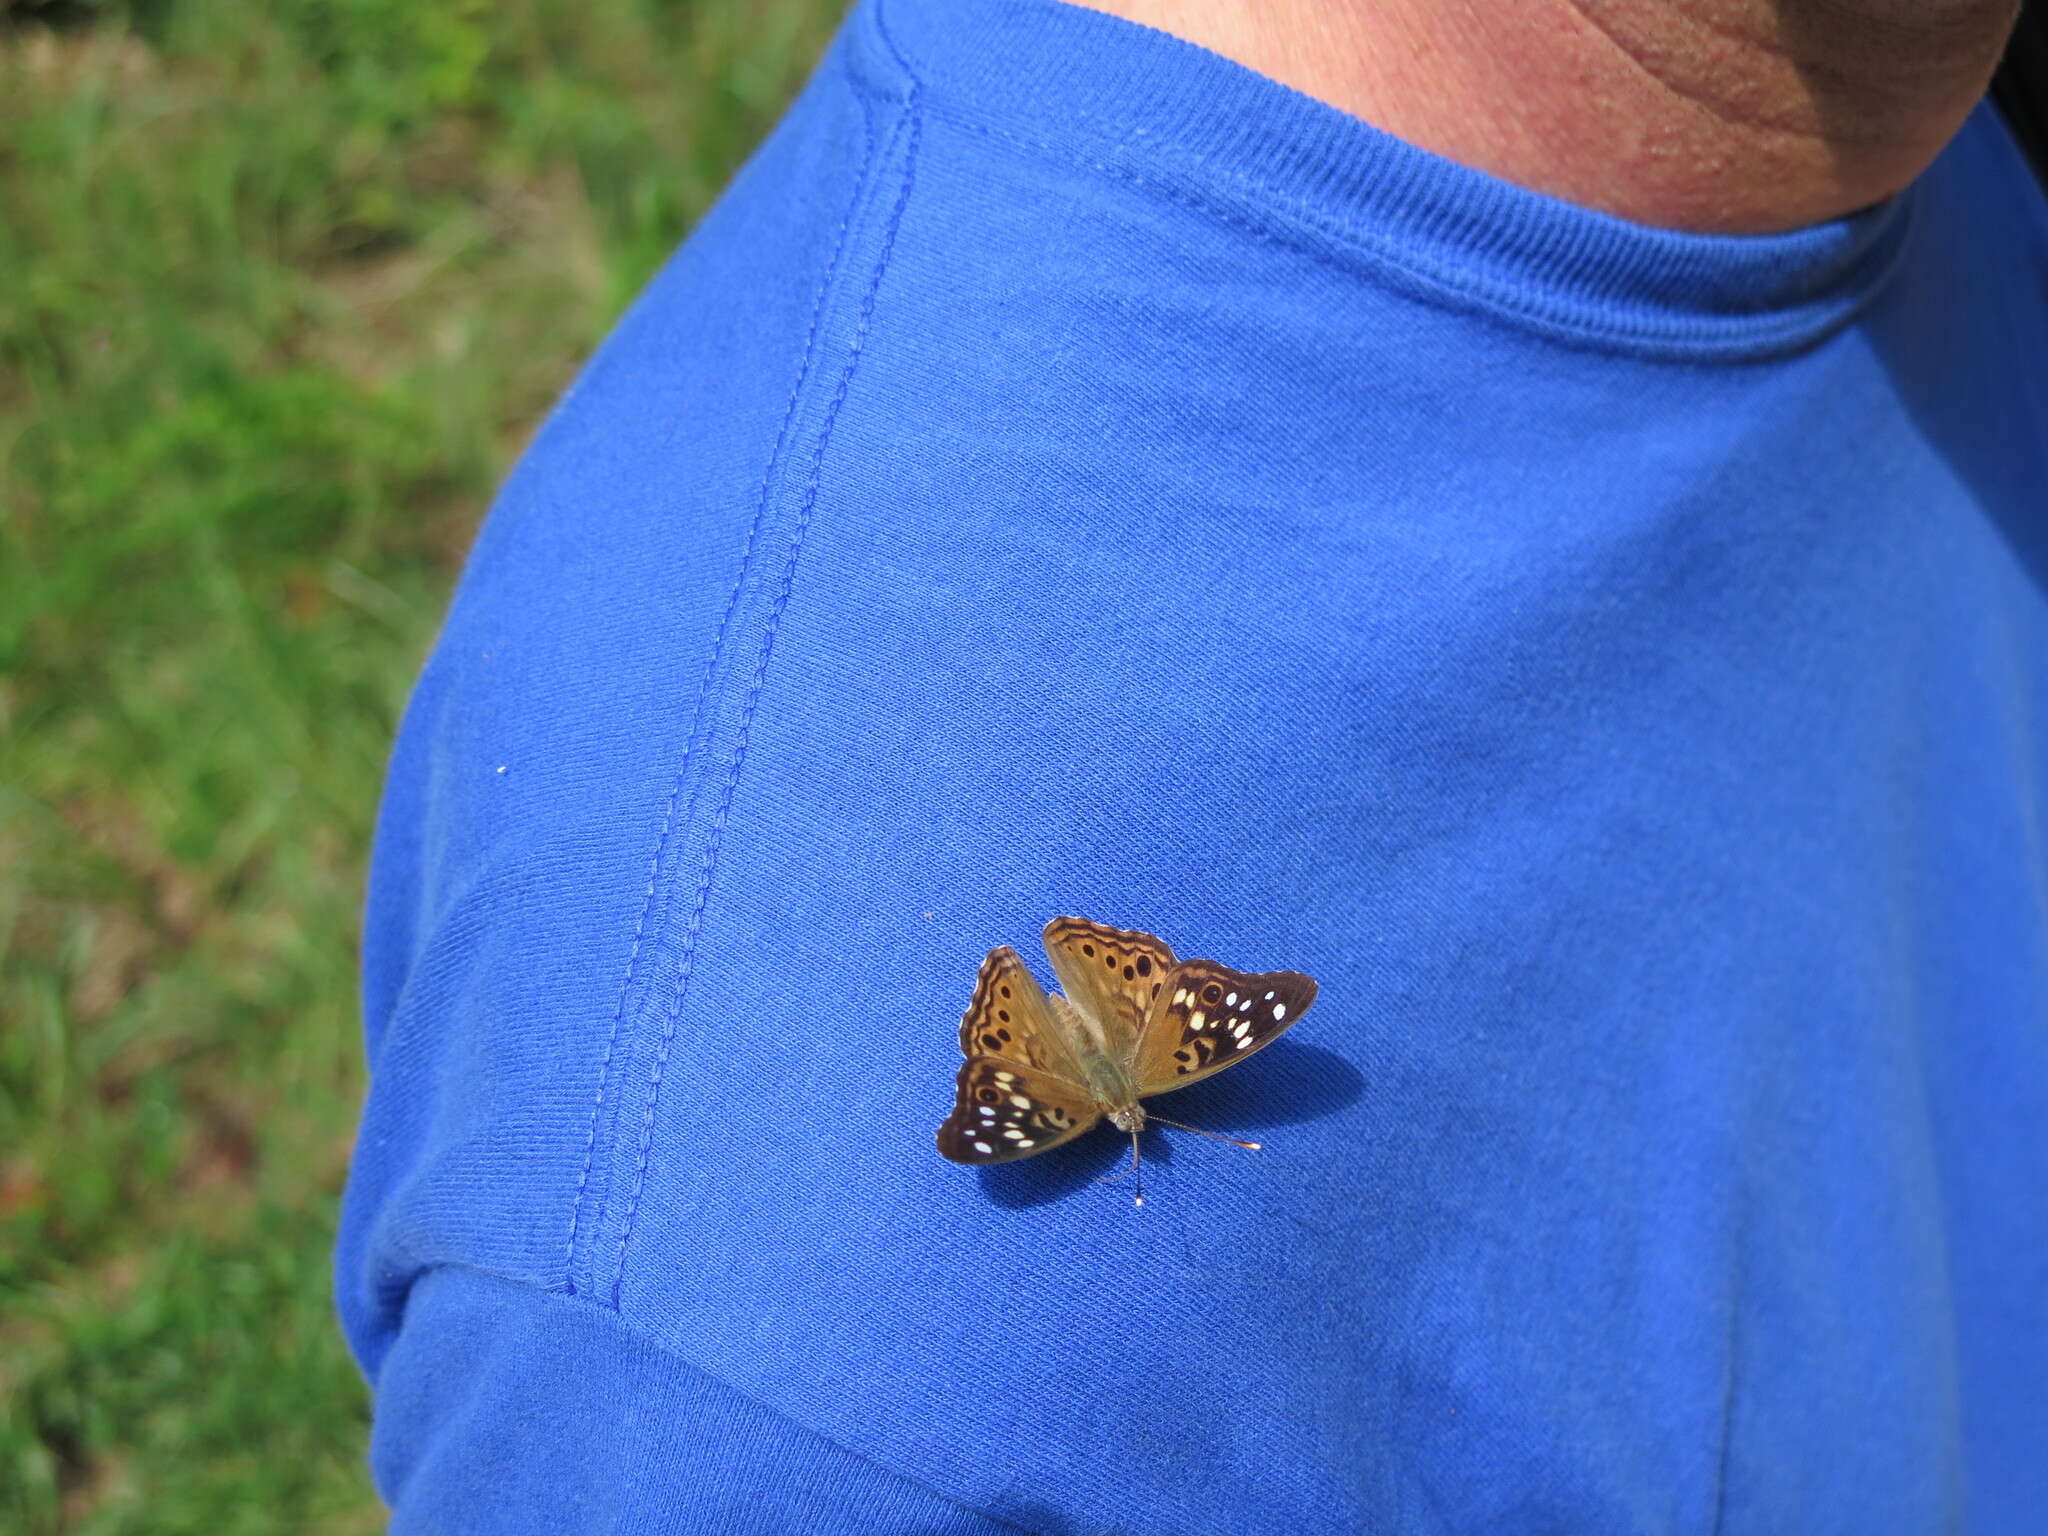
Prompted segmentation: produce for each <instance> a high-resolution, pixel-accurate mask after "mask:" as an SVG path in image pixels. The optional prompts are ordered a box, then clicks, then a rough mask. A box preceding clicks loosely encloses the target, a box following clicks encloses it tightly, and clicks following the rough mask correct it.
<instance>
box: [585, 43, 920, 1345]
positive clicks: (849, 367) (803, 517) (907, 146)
mask: <svg viewBox="0 0 2048 1536" xmlns="http://www.w3.org/2000/svg"><path fill="white" fill-rule="evenodd" d="M901 106H902V115H901V117H900V118H899V122H898V130H897V131H894V132H892V133H891V135H890V137H889V150H893V149H894V147H895V144H896V142H897V139H898V137H899V135H900V137H901V138H902V140H903V143H904V150H903V169H902V172H901V184H900V186H899V187H898V190H897V194H896V198H895V202H894V204H893V206H892V207H891V208H890V210H889V214H888V217H887V220H886V221H885V223H884V225H883V228H882V233H881V241H880V249H879V251H878V253H877V255H876V259H875V265H874V269H873V271H872V273H871V274H870V275H869V278H868V282H867V286H866V289H865V291H864V293H863V295H862V298H861V302H860V307H859V311H858V316H857V319H856V320H855V323H854V328H853V334H852V336H851V338H850V339H849V342H848V347H847V355H846V360H845V363H844V365H843V366H842V368H841V370H840V374H839V382H838V385H837V387H836V388H835V390H834V392H833V395H832V398H831V400H830V402H829V403H828V404H827V405H826V407H825V411H824V414H823V416H822V418H821V420H820V421H819V424H818V430H817V435H816V438H815V440H814V442H813V445H812V451H811V457H810V463H809V465H808V467H807V469H806V472H805V477H804V489H803V493H802V496H801V499H800V501H799V503H798V506H797V511H796V517H795V520H794V523H793V525H792V528H791V532H790V544H789V553H788V556H787V558H786V559H785V560H784V562H783V568H782V577H781V581H780V583H779V584H778V586H777V589H776V593H775V598H774V602H773V605H772V607H771V608H770V610H769V613H768V617H767V623H766V625H765V627H764V629H763V631H762V634H761V640H760V644H759V648H758V651H757V654H756V657H755V662H754V670H753V674H752V676H751V677H750V678H749V679H748V684H747V692H746V696H745V699H744V701H743V702H742V704H741V710H740V719H739V722H738V725H737V726H736V728H735V730H734V738H733V743H732V746H731V749H730V753H729V756H728V758H727V762H726V773H725V783H724V786H723V790H722V793H721V795H720V800H719V805H718V809H717V811H716V812H715V813H714V815H713V816H712V818H711V822H710V826H709V828H708V832H707V836H706V842H705V848H704V856H703V859H702V861H701V863H700V866H699V869H698V872H697V883H696V889H695V891H694V892H693V893H692V897H691V908H690V915H689V917H688V919H687V921H686V926H685V928H684V933H683V939H682V945H681V949H680V952H679V954H678V957H677V974H676V979H675V982H674V984H673V986H672V987H671V988H670V994H669V998H668V1006H667V1010H666V1013H665V1016H664V1018H663V1022H662V1031H661V1038H660V1042H659V1044H658V1046H657V1048H656V1051H655V1058H654V1062H653V1066H652V1069H651V1072H650V1076H649V1081H648V1088H647V1105H646V1109H645V1111H644V1112H643V1114H642V1117H641V1126H640V1135H639V1147H638V1151H637V1154H636V1157H635V1163H634V1170H633V1189H632V1194H631V1195H630V1196H629V1198H628V1201H627V1205H626V1212H625V1216H624V1219H623V1221H622V1222H621V1225H620V1232H619V1239H618V1247H617V1251H616V1255H615V1257H614V1260H613V1263H612V1265H611V1305H612V1307H613V1309H614V1310H616V1309H617V1307H618V1304H619V1293H620V1288H621V1287H622V1285H623V1284H624V1278H625V1269H626V1259H627V1256H628V1254H629V1252H630V1251H631V1248H632V1241H633V1235H634V1231H635V1229H636V1227H637V1225H638V1221H639V1214H640V1206H641V1200H642V1196H643V1195H644V1193H645V1190H646V1185H647V1170H648V1166H649V1163H650V1161H651V1158H652V1152H653V1144H654V1132H655V1123H656V1117H657V1114H658V1111H659V1106H660V1099H661V1087H662V1083H663V1080H664V1078H665V1076H666V1074H667V1067H668V1060H669V1055H670V1052H671V1050H672V1048H673V1046H674V1043H675V1038H676V1034H677V1031H678V1026H679V1024H680V1022H681V1018H682V1013H683V1007H684V1004H685V1002H686V1000H687V997H688V993H689V986H690V980H691V976H692V973H693V971H694V969H695V963H696V955H697V944H698V939H699V936H700V934H701V931H702V927H703V919H704V914H705V911H706V908H707V906H708V904H709V901H710V896H711V890H712V886H713V884H714V882H715V879H716V876H717V870H718V860H719V854H720V851H721V849H722V846H723V843H724V836H725V829H726V827H727V825H728V824H729V822H730V820H731V816H732V808H733V802H734V799H735V797H736V795H737V793H738V789H739V783H740V779H741V777H742V775H743V773H744V770H745V764H746V757H747V751H748V747H749V745H750V743H751V739H752V731H753V724H754V718H755V713H756V711H757V710H758V708H759V705H760V701H761V695H762V692H763V689H764V688H765V686H766V683H767V676H768V669H769V665H770V663H771V661H772V660H773V657H774V651H775V642H776V638H777V635H778V633H779V631H780V628H781V624H782V619H783V616H784V614H785V613H786V611H787V610H788V607H789V601H790V597H791V594H792V593H793V591H794V589H795V583H796V573H797V567H798V564H799V562H800V560H801V558H802V554H803V545H804V540H805V538H806V537H807V535H808V534H809V531H810V527H811V523H812V521H813V518H814V516H815V514H816V511H817V505H818V498H819V494H820V491H821V488H822V484H823V478H824V463H825V455H826V453H827V451H828V450H829V448H830V446H831V441H832V435H833V430H834V428H835V426H836V425H837V423H838V419H839V414H840V412H841V410H842V409H843V408H844V407H845V404H846V401H847V398H848V395H849V394H850V392H851V390H852V386H853V379H854V375H855V374H856V372H857V371H858V370H859V367H860V361H861V357H862V354H863V351H864V349H865V346H866V342H867V338H868V334H869V331H870V330H871V328H872V325H873V322H874V315H875V308H876V303H877V300H878V297H879V295H880V291H881V286H882V281H883V279H884V277H885V276H886V275H887V273H888V270H889V266H890V260H891V257H892V256H893V255H894V253H895V247H896V237H897V233H898V231H899V230H900V229H901V227H902V222H903V214H904V210H905V209H906V208H907V206H908V205H909V201H910V195H911V191H912V188H913V187H914V185H915V182H916V172H917V159H918V149H919V144H920V141H921V138H922V134H923V115H922V111H921V105H920V101H919V92H918V88H917V86H916V84H915V82H913V83H912V84H911V86H910V88H909V90H908V92H907V93H906V94H905V95H904V96H903V97H902V98H901ZM889 150H885V151H884V154H883V159H884V160H886V159H887V158H889ZM707 745H708V743H707ZM694 805H695V800H694V796H693V799H692V808H693V815H692V817H691V819H692V820H694ZM593 1279H594V1277H593Z"/></svg>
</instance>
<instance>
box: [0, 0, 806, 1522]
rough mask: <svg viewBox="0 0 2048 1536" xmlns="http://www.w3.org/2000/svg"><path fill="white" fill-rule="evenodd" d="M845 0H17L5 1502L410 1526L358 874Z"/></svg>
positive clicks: (3, 90)
mask: <svg viewBox="0 0 2048 1536" xmlns="http://www.w3.org/2000/svg"><path fill="white" fill-rule="evenodd" d="M838 9H839V6H838V5H837V4H835V3H833V0H674V3H670V4H658V3H656V0H495V3H491V4H484V3H482V0H268V3H258V0H242V3H232V0H229V3H223V0H133V3H132V4H130V5H127V6H120V5H114V4H105V5H93V4H88V3H79V0H67V3H62V4H48V3H45V4H35V3H29V4H24V3H22V0H14V3H13V4H11V5H10V4H9V3H8V0H0V1530H5V1531H8V1532H16V1531H20V1532H30V1533H39V1532H56V1531H65V1532H70V1531H89V1532H128V1531H136V1532H142V1531H147V1532H151V1533H175V1532H188V1531H189V1532H206V1533H209V1536H220V1533H232V1532H240V1531H252V1532H256V1531H260V1532H275V1531H281V1530H290V1531H301V1530H308V1531H357V1530H371V1529H374V1528H376V1526H377V1525H378V1522H379V1511H378V1506H377V1504H376V1502H375V1500H374V1498H373V1496H372V1494H371V1492H370V1489H369V1486H368V1480H367V1477H366V1475H365V1472H364V1470H363V1455H364V1444H365V1436H366V1428H367V1405H366V1399H365V1394H364V1392H363V1390H362V1387H361V1384H360V1382H359V1381H358V1379H357V1377H356V1374H355V1370H354V1367H353V1365H352V1364H351V1363H350V1361H349V1359H348V1357H347V1354H346V1352H345V1350H344V1348H343V1346H342V1344H341V1341H340V1338H339V1336H338V1333H337V1331H336V1329H335V1326H334V1323H333V1321H332V1318H331V1314H330V1309H329V1301H328V1249H329V1244H330V1241H331V1238H332V1233H333V1228H334V1221H335V1211H336V1203H337V1197H338V1194H339V1191H340V1187H341V1181H342V1177H343V1174H344V1170H345V1167H346V1163H347V1157H348V1148H349V1138H350V1134H351V1131H352V1127H353V1123H354V1116H355V1112H356V1107H357V1102H358V1098H359V1095H360V1092H361V1088H362V1067H361V1063H360V1061H359V1059H358V1044H357V1042H358V1026H357V1020H356V1013H355V978H354V965H355V951H356V928H357V906H358V903H359V900H360V893H361V889H362V883H363V871H364V853H365V848H366V845H367V841H368V836H369V830H370V823H371V816H372V812H373V808H374V802H375V796H376V792H377V786H378V779H379V775H380V773H381V770H382V764H383V759H384V756H385V754H386V752H387V750H388V747H389V743H390V739H391V734H392V730H393V728H394V725H395V723H396V720H397V716H398V711H399V709H400V707H401V705H402V703H403V700H404V697H405V693H406V689H407V687H408V685H409V684H410V681H411V679H412V676H413V673H414V671H415V670H416V668H417V667H418V665H419V662H420V659H421V657H422V655H423V654H424V651H425V648H426V646H427V644H428V642H429V640H430V639H431V636H432V633H433V629H434V626H435V624H436V622H437V620H438V618H439V615H440V611H441V609H442V606H443V604H444V603H445V601H446V599H447V595H448V591H449V587H450V584H451V582H452V581H453V579H454V576H455V574H456V571H457V568H458V565H459V562H460V559H461V555H462V551H463V549H464V548H465V546H466V545H467V543H468V540H469V537H470V535H471V533H472V531H473V530H474V528H475V526H476V522H477V520H478V518H479V516H480V515H481V512H482V509H483V507H484V504H485V502H486V499H487V498H488V495H489V493H490V490H491V487H492V486H493V484H494V483H495V481H496V480H497V479H498V478H499V476H500V475H501V474H502V473H503V471H504V469H505V468H506V466H507V464H508V463H509V461H510V459H511V457H512V456H513V454H514V453H515V452H516V451H517V449H518V446H519V444H520V443H521V442H522V441H523V440H524V438H525V436H526V434H527V433H528V432H529V431H530V430H531V428H532V426H533V424H534V422H535V420H536V418H537V416H538V415H539V413H540V412H541V411H543V410H544V409H545V408H546V406H547V404H548V402H549V401H550V400H551V399H552V397H553V396H554V394H555V393H556V392H557V391H558V390H559V389H560V388H561V387H562V385H563V384H564V383H565V382H566V381H567V379H568V377H569V375H570V373H571V372H572V371H573V369H574V367H575V365H576V363H577V361H578V360H579V359H580V358H581V357H582V356H583V355H584V354H585V353H587V351H588V350H589V348H590V347H591V346H592V345H593V344H594V343H595V341H596V340H597V339H598V338H599V337H600V336H601V335H602V334H603V332H604V330H605V328H606V326H607V325H608V324H609V323H610V321H611V320H612V319H613V318H614V317H615V316H616V314H617V313H618V311H619V309H620V308H621V307H622V306H623V305H624V303H625V302H626V301H627V300H628V299H629V298H630V297H631V296H632V294H633V293H634V292H635V290H636V289H637V288H638V287H639V286H640V284H641V283H642V282H643V281H644V280H645V279H646V277H647V275H648V274H649V273H650V272H651V270H652V269H653V267H654V266H655V264H656V263H657V262H658V261H660V259H661V258H662V257H663V256H664V255H665V254H666V253H667V252H668V251H669V249H670V248H671V247H672V246H673V245H674V243H675V242H676V240H677V239H678V238H679V237H680V235H681V234H682V232H683V231H684V230H685V229H686V228H687V226H688V224H689V222H690V221H691V220H692V219H693V218H695V217H696V216H697V214H698V213H700V212H701V211H702V210H703V208H704V207H705V205H706V204H707V203H708V202H709V201H710V199H711V198H712V197H713V196H714V195H715V194H716V193H717V191H718V189H719V188H720V186H722V185H723V183H724V182H725V180H726V179H727V177H728V176H729V175H730V173H731V171H732V170H733V168H734V167H735V166H736V165H737V163H738V161H739V160H740V159H741V158H742V157H743V156H744V155H745V154H746V152H747V151H748V150H749V149H750V148H751V147H752V145H753V143H754V142H755V141H756V140H757V138H758V137H759V136H760V134H761V133H762V132H763V131H764V130H765V128H766V127H767V125H768V124H769V122H771V121H772V119H773V117H774V116H775V114H776V113H777V111H779V109H780V108H781V106H782V104H783V103H784V102H785V101H786V100H787V98H788V96H789V95H790V94H791V93H792V91H793V90H794V89H795V88H796V86H797V85H798V84H799V83H800V82H801V79H802V77H803V75H804V74H805V73H806V71H807V70H808V68H809V66H810V63H811V61H812V59H813V58H814V57H815V55H816V52H817V50H818V48H819V47H820V46H821V44H822V43H823V41H824V40H825V38H826V36H827V35H828V33H829V30H830V28H831V25H832V24H833V21H834V19H835V16H836V13H837V11H838Z"/></svg>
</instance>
